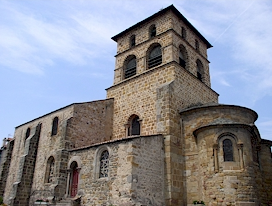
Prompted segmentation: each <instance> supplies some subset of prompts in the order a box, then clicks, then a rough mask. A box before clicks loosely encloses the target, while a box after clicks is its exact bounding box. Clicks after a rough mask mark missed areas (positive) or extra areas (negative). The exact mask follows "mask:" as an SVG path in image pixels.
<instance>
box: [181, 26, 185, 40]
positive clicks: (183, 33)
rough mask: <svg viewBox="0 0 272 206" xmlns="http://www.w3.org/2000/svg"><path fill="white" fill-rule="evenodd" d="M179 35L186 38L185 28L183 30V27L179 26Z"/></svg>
mask: <svg viewBox="0 0 272 206" xmlns="http://www.w3.org/2000/svg"><path fill="white" fill-rule="evenodd" d="M181 37H182V38H183V39H186V30H185V28H184V27H181Z"/></svg>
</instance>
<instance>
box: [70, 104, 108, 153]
mask: <svg viewBox="0 0 272 206" xmlns="http://www.w3.org/2000/svg"><path fill="white" fill-rule="evenodd" d="M112 118H113V99H108V100H100V101H94V102H89V103H87V104H86V103H83V104H76V105H75V109H74V115H73V118H71V119H69V121H68V125H67V131H66V139H67V140H69V142H70V144H71V146H72V148H79V147H83V146H87V145H92V144H95V143H99V142H103V141H107V140H110V139H111V138H112Z"/></svg>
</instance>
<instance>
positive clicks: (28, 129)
mask: <svg viewBox="0 0 272 206" xmlns="http://www.w3.org/2000/svg"><path fill="white" fill-rule="evenodd" d="M29 136H30V128H27V130H26V134H25V140H26V139H27V138H28V137H29Z"/></svg>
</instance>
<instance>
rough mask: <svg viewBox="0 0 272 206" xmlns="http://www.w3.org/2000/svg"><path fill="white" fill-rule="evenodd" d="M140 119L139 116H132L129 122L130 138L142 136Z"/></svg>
mask: <svg viewBox="0 0 272 206" xmlns="http://www.w3.org/2000/svg"><path fill="white" fill-rule="evenodd" d="M140 130H141V127H140V119H139V117H138V116H137V115H132V116H131V117H130V118H129V122H128V131H127V132H128V136H132V135H140V132H141V131H140Z"/></svg>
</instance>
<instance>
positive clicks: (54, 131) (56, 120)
mask: <svg viewBox="0 0 272 206" xmlns="http://www.w3.org/2000/svg"><path fill="white" fill-rule="evenodd" d="M58 124H59V118H58V117H55V118H54V119H53V123H52V132H51V135H52V136H53V135H56V134H57V133H58Z"/></svg>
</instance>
